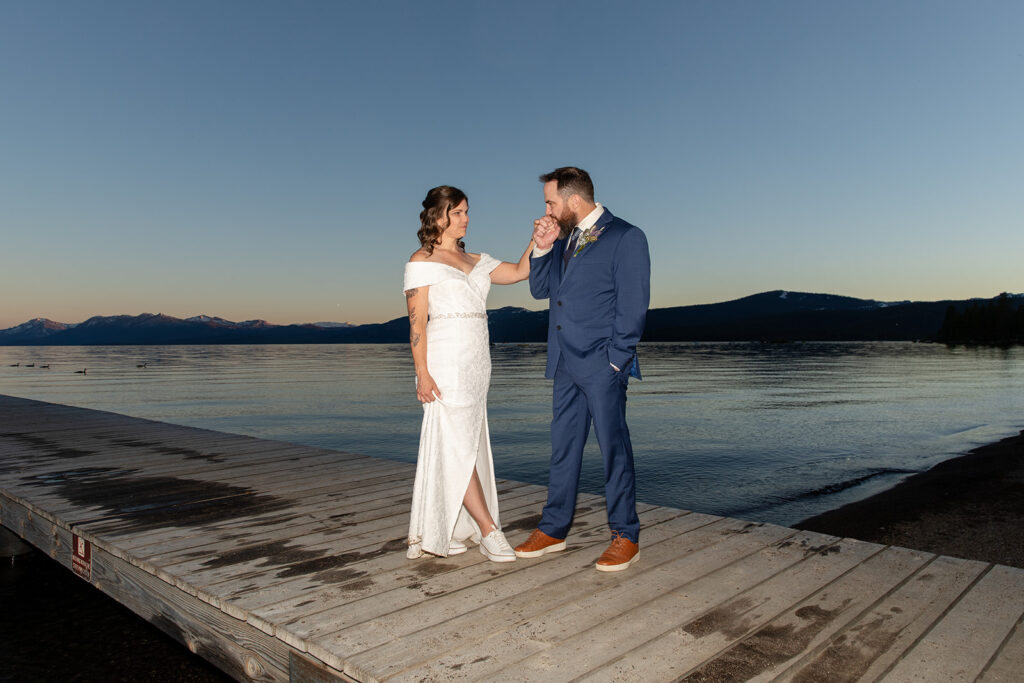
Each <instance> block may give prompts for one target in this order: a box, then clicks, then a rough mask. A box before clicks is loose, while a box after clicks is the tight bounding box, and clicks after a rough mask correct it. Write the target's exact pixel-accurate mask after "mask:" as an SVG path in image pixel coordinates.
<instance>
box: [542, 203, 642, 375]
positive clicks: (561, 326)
mask: <svg viewBox="0 0 1024 683" xmlns="http://www.w3.org/2000/svg"><path fill="white" fill-rule="evenodd" d="M598 230H600V231H601V232H600V234H599V235H598V237H597V241H595V242H591V243H589V244H587V245H586V246H585V247H584V248H583V249H582V251H580V252H579V253H578V254H577V255H576V256H575V257H573V258H571V259H569V264H568V266H566V267H565V271H564V272H563V270H562V255H563V253H564V252H565V244H566V240H567V238H562V239H558V240H556V241H555V244H554V246H553V247H552V249H551V251H549V252H548V253H546V254H544V255H543V256H538V257H536V258H531V260H530V293H531V294H533V297H534V298H535V299H549V300H550V314H549V319H548V364H547V369H546V370H545V372H544V376H545V377H547V378H548V379H552V378H554V376H555V368H556V367H557V366H558V360H559V358H562V359H564V361H565V365H566V369H568V370H569V372H570V373H571V374H573V375H575V376H578V377H582V376H586V375H588V374H592V373H595V372H600V371H605V369H606V368H608V364H609V363H611V364H613V365H614V366H615V367H617V368H619V369H620V371H621V372H630V371H631V370H632V371H633V372H632V374H633V375H634V376H635V377H637V378H639V376H640V374H639V365H638V363H637V357H636V344H637V342H638V341H640V335H642V334H643V331H644V322H645V320H646V319H647V307H648V305H649V304H650V300H651V256H650V252H649V251H648V248H647V237H646V236H645V235H644V233H643V231H642V230H640V228H638V227H636V226H635V225H630V224H629V223H627V222H626V221H624V220H622V219H621V218H616V217H615V216H613V215H612V213H611V211H609V210H608V209H605V210H604V213H602V214H601V216H600V217H599V218H598V219H597V222H596V223H595V224H594V227H593V228H592V233H593V232H594V231H598ZM608 369H610V368H608Z"/></svg>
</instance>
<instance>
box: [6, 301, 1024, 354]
mask: <svg viewBox="0 0 1024 683" xmlns="http://www.w3.org/2000/svg"><path fill="white" fill-rule="evenodd" d="M1009 296H1011V297H1013V298H1014V299H1015V300H1017V301H1024V295H1022V294H1015V295H1009ZM993 300H994V298H993V299H969V300H959V301H931V302H926V301H901V302H881V301H874V300H871V299H857V298H853V297H847V296H838V295H834V294H809V293H805V292H787V291H782V290H776V291H772V292H763V293H761V294H754V295H752V296H747V297H743V298H741V299H735V300H733V301H726V302H722V303H716V304H702V305H697V306H674V307H670V308H652V309H651V310H650V311H649V312H648V314H647V326H646V329H645V331H644V337H643V339H644V340H645V341H767V342H778V341H810V340H814V341H871V340H879V341H907V340H921V339H932V338H934V337H935V336H936V335H937V333H938V331H939V330H940V328H941V327H942V324H943V319H944V318H945V316H946V313H947V311H948V310H949V309H950V307H951V306H952V307H953V308H954V309H955V310H958V311H962V310H964V309H965V308H967V307H968V306H970V305H977V304H978V303H979V302H981V303H984V302H988V301H993ZM547 321H548V313H547V311H546V310H544V311H531V310H528V309H525V308H516V307H512V306H508V307H505V308H498V309H493V310H490V311H488V326H489V329H490V335H491V341H492V342H543V341H545V339H546V337H547V324H548V322H547ZM408 339H409V322H408V319H407V318H406V317H404V316H403V317H401V318H395V319H394V320H389V321H387V322H383V323H373V324H368V325H351V324H348V323H330V322H319V323H307V324H301V325H274V324H271V323H268V322H267V321H265V320H246V321H244V322H232V321H230V320H224V319H223V318H217V317H211V316H206V315H199V316H195V317H192V318H185V319H181V318H175V317H172V316H168V315H162V314H151V313H143V314H141V315H135V316H131V315H118V316H96V317H93V318H89V319H88V320H86V321H84V322H81V323H77V324H68V323H60V322H55V321H52V320H47V319H46V318H36V319H34V320H30V321H28V322H26V323H23V324H21V325H17V326H15V327H12V328H9V329H6V330H0V346H32V345H53V346H77V345H119V344H332V343H403V342H406V341H408Z"/></svg>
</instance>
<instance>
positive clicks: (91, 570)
mask: <svg viewBox="0 0 1024 683" xmlns="http://www.w3.org/2000/svg"><path fill="white" fill-rule="evenodd" d="M411 447H412V446H411ZM414 471H415V468H414V466H413V465H411V464H409V463H403V462H392V461H386V460H380V459H375V458H368V457H366V456H362V455H358V454H353V453H346V452H341V451H331V450H328V449H323V448H308V447H304V446H297V445H294V444H282V443H277V442H272V441H266V440H262V439H256V438H252V437H247V436H240V435H232V434H225V433H219V432H213V431H210V430H203V429H197V428H191V427H179V426H175V425H170V424H165V423H160V422H154V421H150V420H141V419H136V418H130V417H126V416H121V415H116V414H112V413H104V412H100V411H91V410H88V409H85V408H76V407H70V406H60V405H54V404H48V403H41V402H38V401H30V400H25V399H18V398H13V397H8V396H0V524H3V526H5V527H7V528H9V529H11V530H12V531H13V532H14V533H16V534H17V535H18V536H19V537H21V538H22V539H24V540H25V541H27V542H29V543H31V544H32V545H34V546H36V547H38V548H40V549H42V550H43V551H44V552H46V553H48V554H49V555H50V556H51V557H53V558H55V559H56V560H57V561H59V562H61V563H62V564H64V565H65V566H69V567H70V566H71V565H72V553H73V551H74V550H76V549H79V548H80V547H81V548H84V545H81V544H79V543H77V542H76V541H75V537H79V538H81V539H82V540H83V541H86V542H88V543H89V544H90V548H91V555H90V557H89V561H88V563H87V565H83V563H82V562H81V561H79V562H77V564H76V566H77V567H78V570H79V571H80V572H82V573H83V578H87V580H89V581H90V582H91V583H92V584H93V585H95V586H96V587H97V588H99V589H100V590H103V591H104V592H106V593H108V594H110V595H111V596H113V597H114V598H115V599H117V600H118V601H120V602H122V603H123V604H125V605H127V606H128V607H129V608H130V609H132V610H133V611H135V612H136V613H138V614H139V615H140V616H142V617H143V618H145V619H148V620H149V621H151V622H152V623H154V624H155V625H157V626H158V627H159V628H161V629H162V630H164V631H165V632H167V633H169V634H170V635H171V636H173V637H175V638H177V639H178V640H180V641H181V642H183V643H185V644H186V645H187V646H188V647H189V648H190V649H192V651H193V652H196V653H197V654H199V655H200V656H203V657H205V658H207V659H208V660H210V661H211V662H213V663H214V664H215V665H217V666H218V667H220V668H221V669H223V670H224V671H225V672H227V673H228V674H229V675H231V676H233V677H234V678H236V679H238V680H260V681H264V680H265V681H283V680H309V679H310V677H311V676H312V677H316V679H317V680H329V679H331V678H334V679H335V680H361V681H380V680H392V681H405V680H408V681H412V680H416V681H420V680H503V681H505V680H529V681H534V680H543V681H563V680H564V681H569V680H588V681H623V680H625V681H630V680H635V681H660V680H684V681H724V680H730V681H732V680H754V681H769V680H774V681H794V682H795V681H824V680H827V681H878V680H882V681H908V680H927V681H1011V680H1013V681H1016V680H1020V672H1021V670H1022V669H1024V571H1021V570H1018V569H1013V568H1009V567H1002V566H998V565H990V564H986V563H981V562H970V561H967V560H958V559H954V558H948V557H937V556H935V555H932V554H930V553H924V552H918V551H914V550H910V549H905V548H896V547H883V546H878V545H873V544H870V543H864V542H861V541H856V540H853V539H838V538H833V537H830V536H825V535H822V534H815V533H811V532H797V531H795V530H793V529H786V528H783V527H778V526H773V525H769V524H756V523H751V522H745V521H741V520H735V519H728V518H721V517H715V516H711V515H704V514H699V513H695V512H687V511H685V510H676V509H672V508H667V507H658V506H651V505H641V506H639V511H640V518H641V524H642V529H643V535H642V548H641V558H640V560H639V561H638V562H637V563H636V565H635V566H634V567H633V568H631V569H630V570H629V571H626V572H621V573H615V574H602V573H599V572H596V571H595V570H594V568H593V563H594V561H595V559H596V558H597V556H598V555H599V554H600V552H601V550H602V549H603V547H604V545H605V543H606V542H607V538H608V531H607V527H606V526H605V512H604V504H603V503H604V501H603V499H602V497H600V496H594V495H589V494H583V495H581V496H580V499H579V507H578V509H577V516H576V523H575V526H574V529H573V533H572V535H571V536H570V539H569V547H568V548H567V549H566V551H564V552H561V553H557V554H554V555H547V556H544V557H542V558H539V559H537V560H533V561H523V560H520V561H518V562H514V563H509V564H505V565H499V564H494V563H491V562H488V561H487V560H486V559H485V558H484V557H483V556H482V555H480V553H478V552H476V551H475V548H471V549H470V552H468V553H465V554H463V555H457V556H453V557H450V558H432V559H431V558H424V559H420V560H408V559H406V558H405V552H404V551H405V543H404V537H405V532H406V528H407V525H408V507H409V502H410V496H411V488H412V479H413V476H414ZM498 488H499V496H500V498H501V504H502V507H501V518H502V523H503V526H504V528H505V529H506V532H507V533H508V535H509V536H510V538H511V540H512V541H513V542H515V541H516V540H518V539H519V538H522V537H525V535H526V534H527V533H528V532H529V530H530V529H532V528H533V526H534V525H535V524H536V522H537V519H538V515H539V512H540V508H541V507H542V505H543V502H544V500H545V497H546V492H545V489H544V487H542V486H536V485H531V484H524V483H520V482H506V481H500V482H499V486H498ZM83 566H85V569H83Z"/></svg>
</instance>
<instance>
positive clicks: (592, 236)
mask: <svg viewBox="0 0 1024 683" xmlns="http://www.w3.org/2000/svg"><path fill="white" fill-rule="evenodd" d="M607 227H608V226H607V225H602V226H601V227H600V228H591V229H590V230H589V231H588V232H587V234H586V235H582V236H581V237H580V239H579V241H578V242H577V243H576V251H574V252H572V257H573V258H576V257H577V256H579V254H580V252H581V251H583V249H584V247H586V246H587V245H588V244H593V243H594V242H596V241H597V238H598V237H600V236H601V233H602V232H604V229H605V228H607Z"/></svg>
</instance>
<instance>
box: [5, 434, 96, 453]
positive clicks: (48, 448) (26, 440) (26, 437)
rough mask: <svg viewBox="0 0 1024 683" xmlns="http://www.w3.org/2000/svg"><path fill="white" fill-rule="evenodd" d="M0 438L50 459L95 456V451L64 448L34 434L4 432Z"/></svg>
mask: <svg viewBox="0 0 1024 683" xmlns="http://www.w3.org/2000/svg"><path fill="white" fill-rule="evenodd" d="M0 438H4V439H10V440H12V441H15V442H17V443H19V444H21V445H22V446H28V448H29V449H30V450H31V451H32V452H33V453H36V454H37V455H41V456H44V457H50V458H61V459H67V458H84V457H85V456H87V455H96V451H89V450H85V449H82V448H64V447H63V446H61V445H60V444H59V443H57V442H56V441H52V440H51V439H47V438H44V437H42V436H36V435H34V434H23V433H20V432H5V433H2V434H0Z"/></svg>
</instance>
